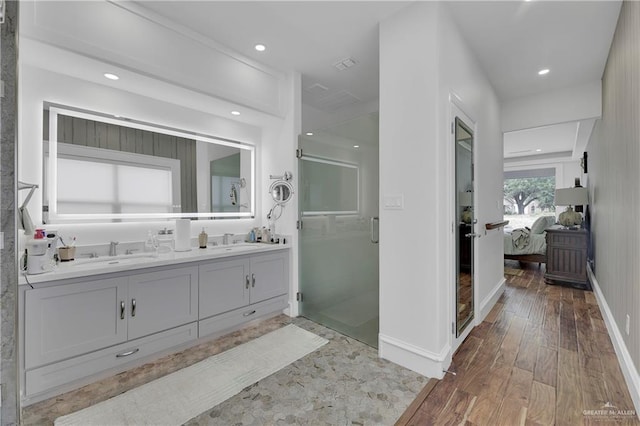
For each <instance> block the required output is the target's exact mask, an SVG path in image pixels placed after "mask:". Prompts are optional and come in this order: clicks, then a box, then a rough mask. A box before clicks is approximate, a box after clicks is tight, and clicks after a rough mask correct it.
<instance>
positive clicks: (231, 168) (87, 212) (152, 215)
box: [43, 104, 255, 223]
mask: <svg viewBox="0 0 640 426" xmlns="http://www.w3.org/2000/svg"><path fill="white" fill-rule="evenodd" d="M43 120H44V126H43V129H44V135H43V144H44V145H43V153H44V161H43V164H44V173H43V174H44V177H45V179H44V200H43V206H44V207H43V210H44V211H43V218H44V221H45V223H69V222H87V221H88V222H95V221H100V222H105V221H114V222H115V221H123V220H145V219H152V220H157V219H163V218H166V219H170V218H176V217H190V218H211V219H218V218H251V217H254V216H255V212H254V209H255V173H254V170H255V147H254V146H253V145H249V144H244V143H240V142H235V141H229V140H223V139H219V138H214V137H211V136H207V135H201V134H196V133H193V132H188V131H184V130H179V129H173V128H169V127H164V126H161V125H156V124H151V123H144V122H140V121H136V120H131V119H126V118H122V117H117V116H113V115H111V116H110V115H107V114H101V113H97V112H92V111H84V110H79V109H75V108H70V107H66V106H60V105H54V104H45V106H44V111H43Z"/></svg>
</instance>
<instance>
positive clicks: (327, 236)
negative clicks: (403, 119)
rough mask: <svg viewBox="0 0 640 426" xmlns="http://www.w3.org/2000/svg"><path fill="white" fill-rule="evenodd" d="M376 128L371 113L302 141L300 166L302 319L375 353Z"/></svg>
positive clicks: (302, 137)
mask: <svg viewBox="0 0 640 426" xmlns="http://www.w3.org/2000/svg"><path fill="white" fill-rule="evenodd" d="M377 126H378V120H377V114H375V115H369V116H365V117H361V118H359V119H356V120H352V121H350V122H348V123H345V124H343V125H341V126H338V127H336V128H333V129H330V130H328V131H323V132H315V133H314V135H313V136H300V138H299V145H300V149H301V153H302V155H301V156H299V163H298V165H299V168H298V172H299V179H300V181H299V191H300V194H299V195H300V202H299V205H300V212H299V218H300V221H301V229H300V231H299V236H300V239H299V241H300V253H299V256H300V257H299V268H300V291H301V294H302V302H301V304H300V312H301V315H303V316H304V317H306V318H309V319H310V320H312V321H315V322H318V323H320V324H323V325H325V326H327V327H329V328H331V329H334V330H336V331H338V332H340V333H343V334H346V335H348V336H351V337H353V338H355V339H357V340H360V341H362V342H364V343H366V344H368V345H370V346H374V347H377V346H378V325H379V321H378V319H379V317H378V310H379V309H378V295H379V292H378V289H379V283H378V229H379V228H378V139H377V129H378V127H377ZM372 129H374V131H373V133H372ZM354 135H357V136H354ZM372 135H373V137H372ZM365 136H366V137H368V139H366V140H365V139H363V137H365ZM354 137H355V138H357V139H354Z"/></svg>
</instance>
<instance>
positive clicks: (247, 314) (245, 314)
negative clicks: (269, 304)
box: [242, 310, 256, 317]
mask: <svg viewBox="0 0 640 426" xmlns="http://www.w3.org/2000/svg"><path fill="white" fill-rule="evenodd" d="M255 313H256V311H255V310H254V311H249V312H245V313H244V314H242V316H243V317H248V316H249V315H253V314H255Z"/></svg>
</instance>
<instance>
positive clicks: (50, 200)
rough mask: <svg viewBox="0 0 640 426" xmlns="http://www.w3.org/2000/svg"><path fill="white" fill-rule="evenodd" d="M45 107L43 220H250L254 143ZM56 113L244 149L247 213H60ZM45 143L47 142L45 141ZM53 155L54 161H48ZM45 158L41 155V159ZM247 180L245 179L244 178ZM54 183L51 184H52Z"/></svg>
mask: <svg viewBox="0 0 640 426" xmlns="http://www.w3.org/2000/svg"><path fill="white" fill-rule="evenodd" d="M43 107H44V109H48V110H49V141H48V143H49V151H48V152H49V163H48V168H47V176H45V182H44V186H45V188H44V192H46V196H47V200H46V202H44V201H45V200H43V219H44V221H43V222H44V223H52V224H56V223H72V222H92V223H96V222H104V221H121V220H127V221H135V220H150V219H158V220H162V219H176V218H192V219H194V218H195V219H197V218H205V219H225V218H226V219H253V218H255V211H256V194H255V192H256V190H255V188H256V185H255V183H256V182H255V180H256V146H255V145H253V144H250V143H246V142H238V141H233V140H229V139H223V138H218V137H213V136H209V135H204V134H200V133H195V132H189V131H184V130H180V129H175V128H171V127H167V126H162V125H157V124H152V123H147V122H143V121H139V120H135V119H131V118H123V117H118V116H114V115H110V114H104V113H99V112H94V111H85V110H81V109H78V108H73V107H68V106H64V105H59V104H54V103H50V102H46V103H45V104H44V105H43ZM58 114H60V115H66V116H71V117H76V118H83V119H87V120H93V121H101V122H104V123H108V124H115V125H118V126H126V127H130V128H134V129H139V130H146V131H150V132H155V133H163V134H166V135H170V136H177V137H181V138H188V139H194V140H196V141H202V142H207V143H215V144H218V145H224V146H230V147H234V148H239V149H244V150H247V151H249V152H250V155H251V177H250V178H249V179H247V180H249V181H250V182H251V193H250V203H251V204H250V206H251V208H250V209H249V211H246V212H203V213H198V212H178V213H75V214H69V213H65V214H60V213H58V209H57V181H58V179H57V177H58V173H57V163H58V161H57V158H58V119H57V117H58ZM45 142H46V141H45ZM43 154H44V153H43ZM52 158H54V159H56V161H51V159H52ZM43 161H44V158H43ZM245 179H246V178H245ZM52 182H53V184H51V183H52Z"/></svg>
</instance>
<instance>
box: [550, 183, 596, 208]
mask: <svg viewBox="0 0 640 426" xmlns="http://www.w3.org/2000/svg"><path fill="white" fill-rule="evenodd" d="M555 204H556V206H585V205H587V204H589V191H588V190H587V188H583V187H578V188H560V189H556V199H555Z"/></svg>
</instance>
